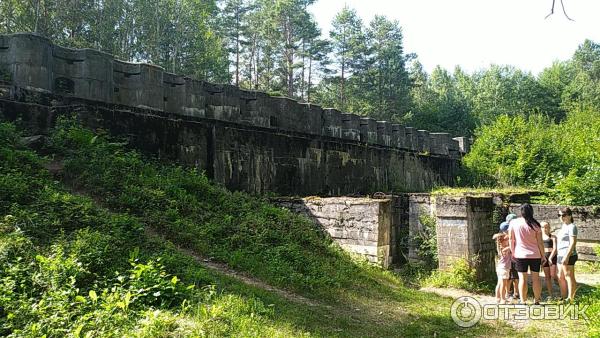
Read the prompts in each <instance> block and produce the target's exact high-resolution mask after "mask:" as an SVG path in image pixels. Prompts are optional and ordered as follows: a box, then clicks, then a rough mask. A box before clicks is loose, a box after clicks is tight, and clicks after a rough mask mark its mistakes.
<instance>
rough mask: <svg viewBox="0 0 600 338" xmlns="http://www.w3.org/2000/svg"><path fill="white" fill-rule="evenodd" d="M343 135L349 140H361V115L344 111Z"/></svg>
mask: <svg viewBox="0 0 600 338" xmlns="http://www.w3.org/2000/svg"><path fill="white" fill-rule="evenodd" d="M342 137H343V138H345V139H347V140H353V141H359V140H360V116H358V115H355V114H348V113H342Z"/></svg>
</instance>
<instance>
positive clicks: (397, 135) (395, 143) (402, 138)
mask: <svg viewBox="0 0 600 338" xmlns="http://www.w3.org/2000/svg"><path fill="white" fill-rule="evenodd" d="M407 143H408V142H407V141H406V130H405V129H404V126H402V125H400V124H396V123H394V124H392V147H394V148H399V149H407V148H408V147H407Z"/></svg>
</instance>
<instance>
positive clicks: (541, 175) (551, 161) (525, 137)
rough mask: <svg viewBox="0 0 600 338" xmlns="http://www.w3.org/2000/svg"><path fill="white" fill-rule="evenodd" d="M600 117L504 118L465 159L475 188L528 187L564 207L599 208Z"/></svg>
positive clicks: (482, 131) (485, 129)
mask: <svg viewBox="0 0 600 338" xmlns="http://www.w3.org/2000/svg"><path fill="white" fill-rule="evenodd" d="M598 154H600V112H598V111H592V110H585V111H573V112H570V113H568V115H567V119H566V120H564V121H562V122H560V123H558V124H556V123H555V122H553V121H551V120H550V119H548V118H545V117H543V116H541V115H531V116H529V117H528V118H525V117H522V116H514V117H510V116H507V115H503V116H500V117H499V118H498V119H497V120H496V121H495V122H494V123H493V124H491V125H487V126H483V127H482V128H481V129H479V131H478V133H477V138H476V141H475V143H474V145H473V148H472V150H471V152H470V153H469V154H467V156H465V158H464V161H463V163H464V166H465V168H466V169H467V170H468V176H469V180H470V182H471V183H472V184H475V185H489V186H492V185H501V186H516V185H521V186H527V187H531V188H535V189H539V190H543V191H546V192H547V194H548V195H549V197H550V198H551V199H554V200H555V201H558V202H560V203H563V204H580V205H584V204H600V158H599V157H598Z"/></svg>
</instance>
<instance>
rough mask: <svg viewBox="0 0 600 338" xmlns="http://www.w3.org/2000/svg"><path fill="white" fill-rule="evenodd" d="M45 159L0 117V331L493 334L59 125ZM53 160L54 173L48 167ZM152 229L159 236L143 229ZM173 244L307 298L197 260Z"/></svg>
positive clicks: (211, 190)
mask: <svg viewBox="0 0 600 338" xmlns="http://www.w3.org/2000/svg"><path fill="white" fill-rule="evenodd" d="M49 149H50V152H51V155H50V158H46V159H45V158H42V157H40V156H39V155H37V154H36V153H35V152H33V151H31V150H29V149H26V148H24V147H23V146H21V145H20V143H19V133H18V132H17V131H16V130H15V128H14V127H13V126H12V125H9V124H0V276H2V278H0V304H2V309H1V310H0V335H9V336H11V335H12V336H43V335H47V336H48V337H53V336H73V337H78V336H79V337H84V336H99V337H111V336H114V337H121V336H132V337H166V336H182V337H183V336H201V337H202V336H207V337H211V336H243V337H253V336H261V337H264V336H267V337H290V336H298V337H302V336H317V337H338V336H339V337H366V336H376V337H386V336H387V337H397V336H406V337H411V336H413V337H417V336H433V335H436V336H438V337H455V336H492V337H494V336H504V335H513V334H514V333H515V331H514V330H513V329H512V328H510V327H508V326H506V325H505V324H502V323H488V324H482V325H477V326H475V327H473V328H470V329H461V328H459V327H458V326H456V325H455V324H454V322H453V321H452V319H451V318H450V316H449V308H450V304H451V303H452V299H449V298H443V297H439V296H436V295H433V294H429V293H423V292H419V291H417V290H415V289H412V288H410V287H409V285H407V284H408V282H404V281H403V280H402V279H401V278H398V277H397V276H396V275H394V274H393V273H391V272H388V271H383V270H381V269H379V268H376V267H373V266H370V265H368V264H366V263H365V262H364V261H357V260H355V259H354V258H352V257H350V256H349V255H347V254H346V253H344V252H343V251H342V250H341V249H340V248H339V247H338V246H337V245H335V244H334V243H332V242H331V240H330V239H328V238H327V237H326V236H325V235H324V234H323V233H322V232H321V230H320V229H318V228H315V226H314V225H313V224H311V223H310V222H308V221H307V220H306V219H304V218H302V217H299V216H297V215H294V214H291V213H290V212H287V211H285V210H282V209H279V208H277V207H275V206H272V205H270V204H269V203H267V201H266V200H263V199H261V198H257V197H253V196H249V195H246V194H243V193H231V192H228V191H226V190H225V189H223V188H222V187H219V186H216V185H214V184H212V183H211V182H209V181H208V180H207V179H206V178H205V177H204V176H203V175H202V174H201V173H198V172H196V171H193V170H189V169H184V168H181V167H177V166H173V165H164V164H161V163H157V162H154V161H148V160H147V159H144V158H142V156H140V155H139V154H138V153H136V152H133V151H129V150H127V149H125V148H124V147H123V145H121V144H119V143H113V142H112V141H111V140H109V139H107V138H105V137H104V136H102V135H100V136H98V135H96V134H94V133H92V132H90V131H88V130H85V129H81V128H79V127H77V126H76V125H73V124H72V123H71V122H66V123H63V124H61V125H60V127H59V128H58V130H57V132H56V133H54V134H53V136H52V143H51V147H50V148H49ZM49 162H52V163H54V164H55V165H53V166H52V167H54V168H56V167H60V166H57V165H56V164H57V163H61V164H64V170H61V171H56V170H55V169H53V173H50V172H49V171H48V170H47V169H46V167H48V163H49ZM149 227H151V228H152V229H154V230H157V231H158V232H160V233H161V234H163V235H165V236H166V237H167V240H162V239H157V238H156V237H153V236H150V237H148V235H147V231H145V229H148V228H149ZM177 246H184V247H186V248H189V249H191V250H193V251H195V252H198V253H200V254H203V255H205V256H210V257H213V258H214V259H216V260H220V261H223V262H226V263H227V264H228V265H230V266H232V267H235V268H236V269H238V270H243V271H246V272H247V273H249V274H250V275H252V276H255V277H258V278H260V279H261V280H264V281H266V282H268V283H269V284H272V285H275V286H278V287H280V288H282V289H287V290H290V291H292V292H296V293H298V294H302V295H304V296H305V297H308V298H312V299H313V300H314V301H315V302H316V304H317V305H314V306H312V305H307V304H304V303H299V302H296V301H292V300H288V299H286V298H282V297H281V296H279V295H277V294H275V293H272V292H269V291H266V290H263V289H260V288H256V287H252V286H249V285H246V284H244V283H242V282H240V281H238V280H236V279H232V278H230V277H227V276H224V275H221V274H219V273H218V272H215V271H212V270H207V269H205V268H204V267H202V266H201V265H199V263H198V262H197V261H195V260H194V258H193V257H191V256H188V255H186V254H185V253H184V252H182V251H179V250H178V249H177Z"/></svg>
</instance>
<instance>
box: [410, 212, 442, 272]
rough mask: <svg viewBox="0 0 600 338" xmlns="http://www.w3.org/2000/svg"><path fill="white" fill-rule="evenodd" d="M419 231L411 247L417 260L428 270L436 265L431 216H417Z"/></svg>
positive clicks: (435, 248) (422, 214)
mask: <svg viewBox="0 0 600 338" xmlns="http://www.w3.org/2000/svg"><path fill="white" fill-rule="evenodd" d="M419 223H420V224H421V229H420V231H419V232H418V233H417V234H415V235H414V237H413V245H414V246H415V250H416V253H417V255H418V256H419V258H421V259H422V260H423V261H424V262H425V266H426V267H428V268H429V269H435V268H436V267H437V265H438V258H437V257H438V255H437V235H436V221H435V218H434V217H433V216H430V215H426V214H424V213H421V215H419Z"/></svg>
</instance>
